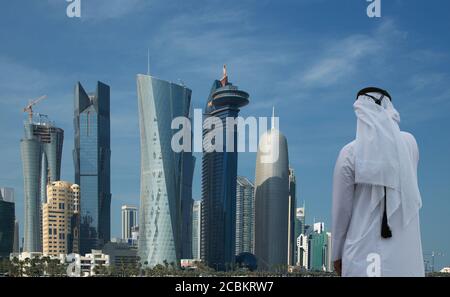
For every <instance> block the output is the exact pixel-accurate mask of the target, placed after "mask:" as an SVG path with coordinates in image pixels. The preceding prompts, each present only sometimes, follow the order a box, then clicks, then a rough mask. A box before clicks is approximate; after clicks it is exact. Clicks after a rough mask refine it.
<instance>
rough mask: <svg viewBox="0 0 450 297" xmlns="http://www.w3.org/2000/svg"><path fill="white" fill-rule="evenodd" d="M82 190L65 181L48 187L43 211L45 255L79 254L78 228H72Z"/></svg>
mask: <svg viewBox="0 0 450 297" xmlns="http://www.w3.org/2000/svg"><path fill="white" fill-rule="evenodd" d="M79 206H80V188H79V186H78V185H76V184H71V183H68V182H64V181H56V182H52V183H51V184H49V185H48V186H47V202H46V203H44V204H43V210H42V234H43V253H44V254H45V255H50V256H58V255H59V254H70V253H78V246H79V245H78V240H79V236H78V235H79V234H78V226H72V223H73V216H74V215H76V214H78V212H79Z"/></svg>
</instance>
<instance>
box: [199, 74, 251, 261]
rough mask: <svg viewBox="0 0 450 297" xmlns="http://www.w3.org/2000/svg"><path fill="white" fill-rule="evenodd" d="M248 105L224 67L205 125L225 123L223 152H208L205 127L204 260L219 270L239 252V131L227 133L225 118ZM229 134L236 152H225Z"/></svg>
mask: <svg viewBox="0 0 450 297" xmlns="http://www.w3.org/2000/svg"><path fill="white" fill-rule="evenodd" d="M248 103H249V95H248V94H247V93H246V92H244V91H241V90H239V89H238V88H237V87H236V86H233V85H232V84H231V83H229V82H228V76H227V74H226V69H225V67H224V76H223V78H222V80H220V81H219V80H216V81H214V83H213V85H212V88H211V92H210V95H209V98H208V101H207V104H206V108H205V117H206V119H205V122H206V121H207V119H208V117H216V118H218V119H219V120H220V121H221V122H222V125H223V151H222V152H219V151H209V149H208V146H210V145H212V144H208V143H207V139H208V135H209V134H210V132H211V130H212V129H210V128H209V127H207V126H205V125H204V127H203V143H204V147H203V149H204V152H203V160H202V231H201V232H202V233H201V258H202V260H203V261H204V262H205V263H207V265H209V266H210V267H212V268H215V269H217V270H225V269H226V268H227V266H228V267H229V265H232V264H233V263H234V260H235V250H236V242H235V240H236V176H237V160H238V155H237V131H236V129H235V128H234V127H233V131H228V130H227V127H226V118H227V117H229V118H236V117H237V116H238V114H239V111H240V109H239V108H241V107H243V106H245V105H247V104H248ZM228 134H230V135H231V137H233V138H234V151H233V152H227V151H226V147H227V139H228V137H227V136H230V135H228ZM205 145H206V146H207V147H205Z"/></svg>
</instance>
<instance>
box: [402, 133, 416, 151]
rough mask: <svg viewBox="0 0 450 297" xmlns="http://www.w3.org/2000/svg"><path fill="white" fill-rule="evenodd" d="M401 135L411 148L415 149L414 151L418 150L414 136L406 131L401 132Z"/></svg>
mask: <svg viewBox="0 0 450 297" xmlns="http://www.w3.org/2000/svg"><path fill="white" fill-rule="evenodd" d="M401 134H402V136H403V138H404V139H405V140H406V141H407V142H408V144H409V145H410V146H411V147H413V148H414V149H418V146H417V141H416V138H415V137H414V135H412V134H411V133H409V132H405V131H401Z"/></svg>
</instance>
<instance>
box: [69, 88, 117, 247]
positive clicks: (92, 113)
mask: <svg viewBox="0 0 450 297" xmlns="http://www.w3.org/2000/svg"><path fill="white" fill-rule="evenodd" d="M109 97H110V89H109V86H107V85H105V84H103V83H101V82H98V83H97V90H96V92H95V93H89V94H88V93H86V91H85V90H84V89H83V87H82V85H81V84H80V83H77V84H76V86H75V110H74V130H75V140H74V141H75V149H74V151H73V157H74V165H75V183H76V184H78V185H79V186H80V196H81V199H82V202H81V209H80V218H79V219H80V252H81V253H82V254H83V255H84V254H86V253H90V252H91V250H92V249H101V247H102V246H103V244H104V243H106V242H108V241H109V240H110V236H111V219H110V217H111V210H110V208H111V172H110V168H111V167H110V166H111V164H110V163H111V140H110V107H109V106H110V98H109Z"/></svg>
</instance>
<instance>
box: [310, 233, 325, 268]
mask: <svg viewBox="0 0 450 297" xmlns="http://www.w3.org/2000/svg"><path fill="white" fill-rule="evenodd" d="M308 245H309V247H308V250H309V269H310V270H313V271H326V270H327V265H328V262H329V261H328V256H329V252H328V234H327V233H326V232H320V233H319V232H317V231H314V232H312V233H311V234H310V235H309V244H308Z"/></svg>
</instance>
